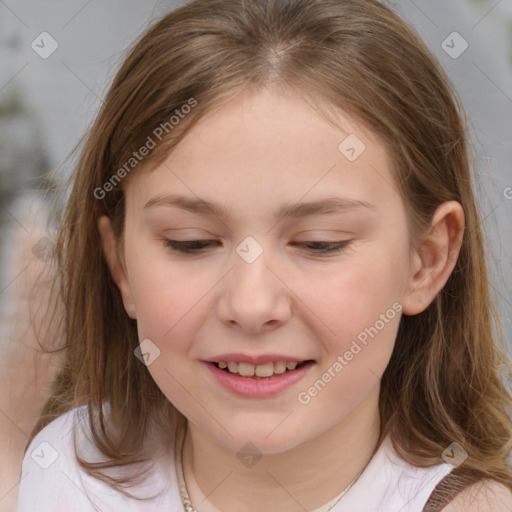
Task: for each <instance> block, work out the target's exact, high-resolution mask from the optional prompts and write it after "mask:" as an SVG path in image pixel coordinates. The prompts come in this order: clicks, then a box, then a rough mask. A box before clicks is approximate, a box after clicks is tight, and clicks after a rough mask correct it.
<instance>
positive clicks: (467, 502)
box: [442, 479, 512, 512]
mask: <svg viewBox="0 0 512 512" xmlns="http://www.w3.org/2000/svg"><path fill="white" fill-rule="evenodd" d="M490 510H492V511H493V512H508V511H510V510H512V492H511V491H510V490H509V489H508V488H507V487H505V486H504V485H502V484H500V483H499V482H496V481H494V480H489V479H488V480H483V481H482V482H478V483H476V484H473V485H471V486H470V487H468V488H467V489H465V490H463V491H462V492H461V493H460V494H458V495H457V496H456V497H455V499H454V500H453V501H451V502H450V503H449V504H448V505H447V506H446V507H445V508H443V511H442V512H484V511H485V512H488V511H490Z"/></svg>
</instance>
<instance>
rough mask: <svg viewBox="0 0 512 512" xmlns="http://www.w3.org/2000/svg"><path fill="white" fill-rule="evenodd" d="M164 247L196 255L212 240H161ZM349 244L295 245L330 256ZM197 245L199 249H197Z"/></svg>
mask: <svg viewBox="0 0 512 512" xmlns="http://www.w3.org/2000/svg"><path fill="white" fill-rule="evenodd" d="M163 242H164V245H165V246H166V247H169V248H170V249H171V250H172V251H175V252H180V253H182V254H193V253H198V252H200V251H201V250H203V249H206V248H207V247H208V246H210V245H212V242H214V241H213V240H189V241H186V242H180V241H178V240H171V239H169V238H165V239H164V240H163ZM349 244H350V241H340V242H303V243H296V244H295V245H302V246H314V247H315V248H311V247H310V250H311V251H313V252H316V253H318V254H332V253H339V252H341V251H342V250H343V249H345V248H346V247H347V246H348V245H349ZM198 245H199V247H198Z"/></svg>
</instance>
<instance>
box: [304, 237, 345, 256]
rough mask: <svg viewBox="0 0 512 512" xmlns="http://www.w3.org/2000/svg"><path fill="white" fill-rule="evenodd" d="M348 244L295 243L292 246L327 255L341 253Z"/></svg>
mask: <svg viewBox="0 0 512 512" xmlns="http://www.w3.org/2000/svg"><path fill="white" fill-rule="evenodd" d="M349 244H350V241H348V240H341V241H339V242H300V243H299V242H295V243H294V245H299V246H301V247H306V248H307V249H308V250H311V251H313V252H316V253H320V254H327V253H336V252H341V251H342V250H343V249H345V248H346V247H347V246H348V245H349Z"/></svg>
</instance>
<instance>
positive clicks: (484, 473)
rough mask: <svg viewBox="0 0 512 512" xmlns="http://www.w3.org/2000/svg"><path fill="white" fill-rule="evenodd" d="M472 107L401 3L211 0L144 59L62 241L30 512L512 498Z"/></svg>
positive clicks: (168, 23)
mask: <svg viewBox="0 0 512 512" xmlns="http://www.w3.org/2000/svg"><path fill="white" fill-rule="evenodd" d="M468 154H469V148H468V141H467V133H466V125H465V121H464V115H463V111H462V108H461V105H460V103H459V101H458V100H457V97H456V95H455V93H454V92H453V90H452V89H451V87H450V85H449V82H448V79H447V78H446V76H445V75H444V74H443V72H442V70H441V69H440V67H439V65H438V64H437V63H436V62H435V60H434V59H433V57H432V56H431V54H430V53H429V51H428V50H427V49H426V48H425V46H424V44H423V43H422V42H421V41H420V40H419V39H418V36H417V35H416V34H415V33H414V32H413V31H411V29H410V28H408V27H407V26H405V25H404V23H403V22H402V21H401V20H400V19H399V18H398V17H397V16H396V15H395V14H394V13H393V12H391V11H390V10H389V9H388V8H387V7H385V6H383V5H381V4H380V3H379V2H377V1H376V0H344V1H340V0H279V1H277V0H251V1H235V0H195V1H192V2H190V3H188V4H185V5H183V6H182V7H180V8H179V9H177V10H176V11H174V12H172V13H171V14H169V15H167V16H165V17H164V18H163V19H162V20H161V21H159V22H158V23H156V24H155V25H154V26H152V27H151V28H150V29H149V30H148V31H147V32H146V34H145V35H144V36H143V37H142V38H141V39H140V41H138V43H137V44H136V45H135V46H134V48H133V49H132V50H131V51H130V53H129V55H128V57H127V58H126V60H125V62H124V64H123V65H122V67H121V69H120V71H119V72H118V74H117V76H116V78H115V80H114V82H113V84H112V86H111V88H110V91H109V92H108V94H107V97H106V100H105V102H104V104H103V107H102V109H101V111H100V113H99V115H98V117H97V119H96V122H95V123H94V125H93V127H92V129H91V131H90V133H89V135H88V138H87V141H86V143H85V145H84V147H83V150H82V154H81V158H80V161H79V163H78V166H77V168H76V172H75V175H74V179H73V186H72V190H71V195H70V197H69V201H68V203H67V208H66V211H65V215H64V218H63V220H62V227H61V230H60V233H59V237H58V244H57V247H58V262H59V268H60V271H61V273H60V278H61V284H62V290H61V292H62V300H63V306H64V310H65V322H64V326H65V332H64V336H65V340H66V344H65V348H66V361H65V364H64V365H63V367H62V371H61V372H60V374H59V376H58V378H57V380H56V382H55V387H54V391H53V396H52V398H51V399H50V400H49V401H48V402H47V403H46V405H45V407H44V410H43V413H42V415H41V417H40V420H39V422H38V424H37V425H36V427H35V429H34V431H33V438H32V440H31V443H30V446H29V447H28V449H27V451H26V455H25V459H24V463H23V469H22V479H21V484H20V490H19V505H18V511H19V512H25V511H33V510H39V511H50V510H51V511H55V510H76V511H89V510H100V511H103V512H105V511H107V510H159V511H160V510H172V511H182V510H196V511H198V512H211V511H223V512H239V511H247V512H256V511H258V512H259V511H261V510H278V511H280V512H281V511H284V512H292V511H301V510H302V511H316V512H320V511H322V512H324V511H327V510H332V511H335V512H354V511H365V512H367V511H377V510H379V511H386V512H394V511H399V510H400V511H421V510H425V511H426V510H445V511H461V510H464V511H472V510H474V511H476V510H511V509H512V493H511V492H510V491H511V489H512V483H511V482H512V469H511V467H510V465H509V463H508V461H507V456H508V454H509V452H510V449H511V443H512V441H511V440H512V423H511V418H510V415H509V413H510V395H509V394H508V393H507V390H506V386H505V384H504V383H503V382H502V380H501V377H500V375H499V373H498V370H499V368H500V366H501V367H504V366H503V365H506V364H508V363H507V361H506V359H505V356H504V355H503V353H502V352H501V351H500V345H499V340H500V339H501V337H500V329H499V323H498V317H497V315H496V313H495V311H494V309H493V306H492V305H491V302H490V298H489V291H488V278H487V271H486V266H485V259H484V250H483V241H482V232H481V227H480V220H479V215H478V213H477V209H476V206H475V199H474V196H473V192H472V186H471V177H470V164H469V156H468Z"/></svg>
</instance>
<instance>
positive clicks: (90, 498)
mask: <svg viewBox="0 0 512 512" xmlns="http://www.w3.org/2000/svg"><path fill="white" fill-rule="evenodd" d="M75 425H79V427H80V428H79V429H78V430H77V432H78V433H79V435H78V443H79V444H78V449H79V454H80V455H81V456H82V457H84V458H86V460H89V461H90V460H104V458H102V457H101V455H100V452H99V451H98V450H97V448H96V447H95V446H94V444H93V443H92V441H91V440H90V436H89V435H88V434H87V433H86V426H87V425H88V419H87V411H86V408H85V406H84V407H80V408H77V409H73V410H72V411H69V412H67V413H66V414H63V415H62V416H60V417H59V418H57V419H56V420H54V421H52V422H51V423H50V424H49V425H47V426H46V427H45V428H44V429H42V430H41V431H40V432H39V433H38V434H37V436H36V437H35V438H34V439H33V440H32V442H31V444H30V446H29V448H28V450H27V452H26V454H25V458H24V459H23V467H22V475H21V482H20V486H19V494H18V505H17V508H16V512H36V511H37V512H92V511H99V512H120V511H122V512H131V511H140V512H147V511H158V512H161V511H164V510H165V511H169V512H171V511H172V512H183V510H184V509H183V505H182V502H181V498H180V493H179V487H178V479H177V474H176V467H175V464H174V460H175V459H174V446H173V447H171V449H170V452H169V454H170V455H168V457H165V458H163V457H162V458H161V459H159V460H157V461H152V464H151V475H150V476H149V477H148V478H147V480H146V481H145V483H144V484H142V485H139V486H137V487H136V488H130V489H128V491H129V492H130V493H131V494H135V495H137V496H141V497H143V496H153V495H156V494H158V493H159V492H160V491H161V493H160V495H159V496H157V497H155V498H154V499H151V500H147V501H140V500H134V499H130V498H128V497H126V496H124V495H123V494H121V493H119V492H117V491H115V490H114V489H112V488H111V487H110V486H109V485H108V484H106V483H104V482H102V481H100V480H98V479H96V478H93V477H91V476H89V475H87V473H85V471H83V470H82V469H81V467H80V466H79V465H78V463H77V462H76V460H75V453H74V445H73V429H74V426H75ZM84 441H85V442H84ZM452 469H453V466H452V465H450V464H446V463H445V464H440V465H437V466H434V467H431V468H417V467H415V466H411V465H409V464H408V463H406V462H405V461H404V460H403V459H401V458H400V457H398V455H397V454H396V452H395V451H394V450H393V448H392V446H391V442H390V440H389V439H385V440H384V441H383V443H382V444H381V446H380V447H379V449H378V450H377V452H376V453H375V455H374V456H373V458H372V459H371V461H370V462H369V464H368V465H367V466H366V469H365V470H364V471H363V473H362V474H361V475H360V476H359V478H358V480H357V481H356V483H355V484H354V485H353V486H352V487H351V488H350V490H349V491H348V492H347V494H346V495H345V496H343V498H342V499H341V501H339V502H338V503H337V504H336V506H335V507H334V508H333V509H332V510H331V512H394V511H396V512H398V511H400V512H421V511H422V510H423V507H424V505H425V503H426V502H427V500H428V498H429V496H430V494H431V493H432V491H433V490H434V488H435V487H436V485H437V484H438V483H439V482H440V481H441V480H442V479H443V478H444V477H445V476H446V475H448V474H449V473H450V472H451V470H452ZM121 471H122V470H121ZM116 474H120V472H117V473H116Z"/></svg>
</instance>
